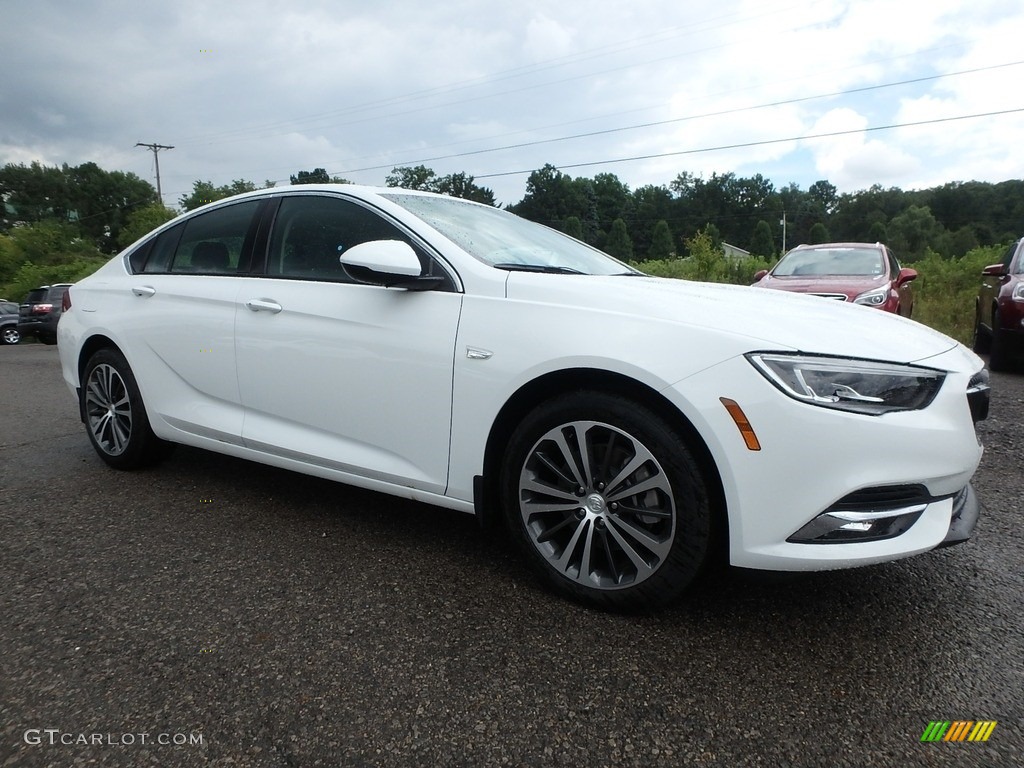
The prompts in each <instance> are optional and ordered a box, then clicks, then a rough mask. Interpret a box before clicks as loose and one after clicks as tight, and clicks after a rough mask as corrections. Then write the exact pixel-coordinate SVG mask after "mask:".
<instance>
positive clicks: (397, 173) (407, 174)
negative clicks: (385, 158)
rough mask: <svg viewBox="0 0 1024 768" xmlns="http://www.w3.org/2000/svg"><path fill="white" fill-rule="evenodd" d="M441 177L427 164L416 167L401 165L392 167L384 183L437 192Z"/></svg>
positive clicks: (391, 185) (390, 185) (403, 187)
mask: <svg viewBox="0 0 1024 768" xmlns="http://www.w3.org/2000/svg"><path fill="white" fill-rule="evenodd" d="M439 181H440V179H438V177H437V174H436V173H434V171H433V169H432V168H427V167H426V166H425V165H417V166H415V167H409V166H401V167H398V168H392V169H391V173H389V174H388V175H387V178H386V179H385V180H384V183H385V184H386V185H387V186H389V187H401V188H402V189H418V190H420V191H423V192H437V185H438V182H439Z"/></svg>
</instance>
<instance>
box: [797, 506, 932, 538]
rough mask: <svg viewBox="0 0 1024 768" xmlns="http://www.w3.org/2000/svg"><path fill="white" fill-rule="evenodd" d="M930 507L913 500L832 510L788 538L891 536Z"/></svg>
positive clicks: (901, 530) (909, 524)
mask: <svg viewBox="0 0 1024 768" xmlns="http://www.w3.org/2000/svg"><path fill="white" fill-rule="evenodd" d="M927 507H928V505H927V504H914V505H912V506H908V507H899V508H898V509H878V510H871V511H867V512H853V511H850V510H841V509H837V510H829V511H826V512H822V513H821V514H820V515H818V516H817V517H816V518H814V519H813V520H811V522H809V523H807V525H805V526H804V527H803V528H801V529H800V530H799V531H797V532H796V533H794V534H793V535H792V536H790V537H789V538H788V539H787V541H789V542H792V543H794V544H849V543H852V542H858V541H880V540H882V539H891V538H893V537H894V536H899V535H900V534H901V533H903V532H904V531H906V530H907V529H908V528H909V527H910V526H912V525H913V524H914V523H916V522H917V519H918V518H919V517H920V516H921V513H922V512H924V511H925V509H927Z"/></svg>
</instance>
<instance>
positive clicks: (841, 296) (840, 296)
mask: <svg viewBox="0 0 1024 768" xmlns="http://www.w3.org/2000/svg"><path fill="white" fill-rule="evenodd" d="M810 295H811V296H820V297H821V298H823V299H835V300H836V301H847V300H848V299H849V296H847V295H846V294H845V293H812V294H810Z"/></svg>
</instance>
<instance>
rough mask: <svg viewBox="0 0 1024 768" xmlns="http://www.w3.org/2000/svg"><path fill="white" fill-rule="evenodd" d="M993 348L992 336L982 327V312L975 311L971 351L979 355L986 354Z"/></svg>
mask: <svg viewBox="0 0 1024 768" xmlns="http://www.w3.org/2000/svg"><path fill="white" fill-rule="evenodd" d="M991 346H992V336H991V334H990V333H989V332H987V331H986V330H985V329H984V328H982V327H981V310H980V309H975V310H974V338H973V340H972V342H971V349H973V350H974V351H975V352H977V353H978V354H985V353H987V352H988V351H989V348H990V347H991Z"/></svg>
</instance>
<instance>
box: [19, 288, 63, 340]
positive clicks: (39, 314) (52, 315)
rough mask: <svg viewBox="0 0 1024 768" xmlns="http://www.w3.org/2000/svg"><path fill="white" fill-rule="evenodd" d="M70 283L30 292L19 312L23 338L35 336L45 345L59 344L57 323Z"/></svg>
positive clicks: (35, 289) (20, 329)
mask: <svg viewBox="0 0 1024 768" xmlns="http://www.w3.org/2000/svg"><path fill="white" fill-rule="evenodd" d="M70 287H71V284H70V283H60V284H58V285H43V286H40V287H39V288H33V289H32V290H31V291H29V292H28V296H26V297H25V301H24V302H23V303H22V305H21V307H19V310H18V313H19V314H18V330H19V331H20V332H21V335H22V336H35V337H36V338H37V339H39V340H40V341H41V342H43V344H56V343H57V323H58V322H59V321H60V313H61V302H62V301H63V300H64V294H65V293H67V290H68V288H70Z"/></svg>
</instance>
